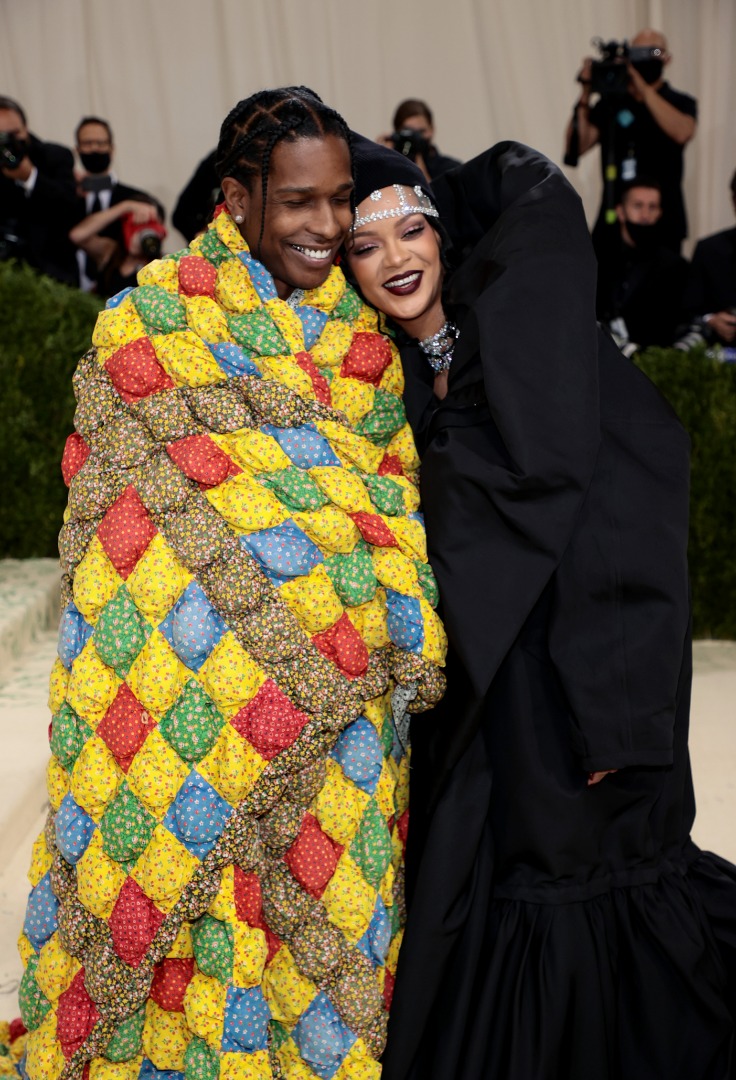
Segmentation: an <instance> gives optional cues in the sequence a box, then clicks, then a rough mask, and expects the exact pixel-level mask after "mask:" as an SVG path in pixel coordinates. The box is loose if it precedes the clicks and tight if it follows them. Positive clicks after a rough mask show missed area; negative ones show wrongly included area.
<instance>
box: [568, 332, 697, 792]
mask: <svg viewBox="0 0 736 1080" xmlns="http://www.w3.org/2000/svg"><path fill="white" fill-rule="evenodd" d="M599 372H600V387H601V412H602V417H601V422H602V439H601V448H600V451H599V453H598V457H597V460H596V468H595V473H594V475H593V478H592V481H591V484H590V487H589V489H588V494H587V496H586V498H585V501H584V503H583V506H582V507H581V511H580V515H579V517H578V521H577V523H576V527H575V530H574V532H573V536H572V538H571V540H570V543H569V544H568V546H567V549H566V551H565V554H564V556H563V558H562V561H561V563H560V566H559V568H558V570H557V573H556V574H555V578H554V585H553V596H552V613H551V617H550V620H549V631H548V634H549V641H548V643H549V650H550V655H551V657H552V661H553V663H554V665H555V668H556V671H557V674H558V676H559V679H560V682H561V684H562V687H563V689H564V691H565V694H566V696H567V700H568V702H569V705H570V716H571V723H572V745H573V749H574V751H575V752H576V754H577V755H578V756H579V758H580V761H581V765H582V767H583V768H584V769H586V770H589V771H596V770H599V769H614V768H624V767H627V766H642V765H645V766H667V765H670V764H671V763H672V758H673V739H674V725H675V714H676V710H677V707H678V688H679V684H680V677H681V668H682V665H683V658H684V657H686V656H687V654H688V642H689V614H690V610H689V609H690V603H689V588H688V570H687V539H688V496H689V439H688V437H687V434H686V433H685V431H684V430H683V428H682V426H681V425H680V423H679V421H678V420H677V417H676V416H675V415H674V413H673V412H672V410H671V409H670V407H669V405H668V404H667V403H666V402H665V401H664V400H663V399H662V398H661V396H660V395H659V392H658V391H657V390H656V389H655V387H654V386H652V384H651V383H650V382H649V380H648V379H647V378H646V377H645V376H644V375H643V374H642V373H641V372H640V371H638V370H637V368H635V367H634V366H633V365H632V364H631V362H630V361H629V360H627V359H626V358H625V357H624V356H622V354H621V353H620V352H619V351H618V349H617V348H616V347H615V345H614V344H613V342H612V341H610V339H608V338H607V337H605V336H604V335H603V334H601V342H600V350H599Z"/></svg>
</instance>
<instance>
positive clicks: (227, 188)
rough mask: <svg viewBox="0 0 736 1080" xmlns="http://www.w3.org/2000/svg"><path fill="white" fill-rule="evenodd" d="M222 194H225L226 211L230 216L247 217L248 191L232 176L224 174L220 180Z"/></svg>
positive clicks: (248, 206)
mask: <svg viewBox="0 0 736 1080" xmlns="http://www.w3.org/2000/svg"><path fill="white" fill-rule="evenodd" d="M222 194H223V195H224V196H225V203H226V205H227V209H228V213H229V214H230V216H231V217H232V218H236V217H238V216H239V217H241V218H242V219H243V221H247V219H248V211H249V210H250V199H251V197H250V192H249V191H248V189H247V187H244V186H243V184H241V183H240V181H239V180H236V179H235V177H234V176H225V177H223V180H222Z"/></svg>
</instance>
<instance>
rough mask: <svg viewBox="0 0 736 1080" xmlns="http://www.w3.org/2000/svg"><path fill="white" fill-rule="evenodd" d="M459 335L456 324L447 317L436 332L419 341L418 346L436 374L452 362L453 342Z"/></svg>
mask: <svg viewBox="0 0 736 1080" xmlns="http://www.w3.org/2000/svg"><path fill="white" fill-rule="evenodd" d="M459 337H460V331H459V330H458V328H457V326H456V325H455V323H454V322H450V320H449V319H448V320H447V322H446V323H445V324H444V326H441V327H440V329H439V330H438V331H437V333H436V334H432V335H431V337H426V338H423V339H422V340H421V341H420V342H419V348H420V349H421V350H422V352H423V353H424V355H425V357H426V358H427V362H428V364H429V366H430V367H431V368H432V370H433V371H435V372H437V374H439V373H440V372H441V371H447V370H448V369H449V367H450V364H451V363H452V354H453V352H454V349H455V342H456V341H457V339H458V338H459Z"/></svg>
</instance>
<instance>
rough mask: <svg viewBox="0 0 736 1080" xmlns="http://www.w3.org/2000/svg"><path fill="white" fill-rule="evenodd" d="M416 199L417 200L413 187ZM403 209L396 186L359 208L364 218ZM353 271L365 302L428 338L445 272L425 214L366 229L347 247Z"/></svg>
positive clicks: (385, 220) (376, 223) (353, 235)
mask: <svg viewBox="0 0 736 1080" xmlns="http://www.w3.org/2000/svg"><path fill="white" fill-rule="evenodd" d="M407 194H408V196H409V197H410V201H413V199H414V196H413V192H412V191H411V189H410V188H408V189H407ZM398 207H399V199H398V195H397V193H396V191H395V190H394V188H393V187H388V188H384V189H383V190H382V192H381V198H380V200H377V201H376V200H373V199H371V198H370V197H369V198H367V199H364V200H363V202H362V203H361V204H360V206H359V207H358V216H359V217H365V216H367V215H368V214H371V213H374V212H376V211H378V212H379V213H380V212H381V211H383V210H393V209H395V208H398ZM346 250H347V256H348V262H349V265H350V269H351V271H352V272H353V274H354V276H355V280H356V281H357V283H358V287H359V288H360V291H361V292H362V294H363V296H364V297H365V299H366V300H367V301H368V303H369V304H371V305H372V306H373V307H374V308H377V309H378V310H379V311H382V312H384V314H386V315H389V316H390V317H391V318H392V319H393V320H394V321H395V322H397V323H398V324H399V326H402V327H403V328H404V329H405V330H407V331H408V332H409V333H413V334H414V336H422V333H421V330H419V331H418V332H416V331H417V327H419V326H421V323H422V322H423V321H424V318H425V316H428V315H431V313H432V311H433V310H434V309H437V308H438V307H441V303H442V276H443V269H442V263H441V261H440V242H439V237H438V235H437V233H436V232H435V231H434V229H433V228H432V226H431V225H430V224H429V222H428V221H427V219H426V217H425V216H424V214H420V213H416V214H409V215H407V216H405V217H386V218H382V219H380V220H379V221H370V222H368V224H366V225H361V226H360V228H358V229H356V230H355V231H354V232H352V233H351V234H350V236H349V237H348V240H347V243H346Z"/></svg>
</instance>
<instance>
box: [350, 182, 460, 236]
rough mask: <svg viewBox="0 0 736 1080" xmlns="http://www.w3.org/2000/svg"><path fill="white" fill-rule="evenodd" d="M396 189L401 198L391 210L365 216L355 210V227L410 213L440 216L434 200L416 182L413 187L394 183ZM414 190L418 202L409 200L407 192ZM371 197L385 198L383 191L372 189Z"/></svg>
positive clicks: (375, 199) (374, 199)
mask: <svg viewBox="0 0 736 1080" xmlns="http://www.w3.org/2000/svg"><path fill="white" fill-rule="evenodd" d="M392 187H393V189H394V191H395V192H396V195H397V197H398V200H399V205H398V206H394V207H393V208H392V209H390V210H374V212H373V213H372V214H365V215H364V216H363V217H361V215H360V214H359V213H358V211H357V210H356V211H355V220H354V221H353V228H354V229H359V228H360V226H361V225H367V224H368V223H369V222H370V221H382V220H383V219H384V218H394V217H408V216H409V214H424V215H425V216H426V217H439V216H440V215H439V213H438V212H437V210H436V208H435V207H434V206H433V205H432V200H431V199H430V198H429V196H428V195H425V193H424V192H423V191H422V189H421V187H420V186H419V184H415V186H414V187H413V188H407V187H405V186H404V185H403V184H392ZM409 191H413V192H414V194H415V195H416V197H417V199H418V200H419V201H418V202H416V203H412V202H409V199H408V198H407V192H409ZM370 198H371V200H372V201H373V202H379V201H380V200H381V199H382V198H383V192H382V191H380V190H378V191H372V192H371V194H370Z"/></svg>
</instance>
